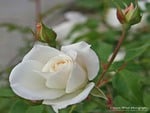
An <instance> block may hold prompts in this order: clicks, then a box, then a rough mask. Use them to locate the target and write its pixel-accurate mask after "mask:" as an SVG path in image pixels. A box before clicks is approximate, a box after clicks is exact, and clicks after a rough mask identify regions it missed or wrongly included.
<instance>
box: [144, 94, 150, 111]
mask: <svg viewBox="0 0 150 113" xmlns="http://www.w3.org/2000/svg"><path fill="white" fill-rule="evenodd" d="M143 101H144V105H145V106H146V107H148V108H150V93H148V92H145V93H144V95H143Z"/></svg>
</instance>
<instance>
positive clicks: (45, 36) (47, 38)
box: [36, 23, 56, 47]
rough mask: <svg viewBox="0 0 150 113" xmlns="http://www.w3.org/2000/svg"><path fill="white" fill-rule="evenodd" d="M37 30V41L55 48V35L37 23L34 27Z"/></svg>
mask: <svg viewBox="0 0 150 113" xmlns="http://www.w3.org/2000/svg"><path fill="white" fill-rule="evenodd" d="M36 29H37V40H39V41H41V42H44V43H47V44H49V45H50V46H53V47H55V46H56V33H55V32H54V31H53V30H52V29H50V28H48V27H47V26H45V25H44V24H43V23H38V24H37V25H36Z"/></svg>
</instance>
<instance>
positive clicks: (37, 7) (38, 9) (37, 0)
mask: <svg viewBox="0 0 150 113" xmlns="http://www.w3.org/2000/svg"><path fill="white" fill-rule="evenodd" d="M35 15H36V23H35V39H36V40H37V39H38V36H37V29H36V25H37V24H38V23H39V22H41V0H35Z"/></svg>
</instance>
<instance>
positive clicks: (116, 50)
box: [97, 29, 126, 87]
mask: <svg viewBox="0 0 150 113" xmlns="http://www.w3.org/2000/svg"><path fill="white" fill-rule="evenodd" d="M125 35H126V30H125V29H123V31H122V35H121V37H120V39H119V41H118V44H117V46H116V48H115V50H114V52H113V55H112V57H111V59H110V60H109V62H108V64H107V65H106V68H104V69H103V72H102V74H101V76H100V78H99V81H98V83H97V87H99V86H101V82H102V79H103V77H104V75H105V74H106V72H107V70H108V69H109V67H110V65H111V64H112V62H113V61H114V59H115V57H116V55H117V53H118V51H119V49H120V46H121V44H122V42H123V40H124V38H125Z"/></svg>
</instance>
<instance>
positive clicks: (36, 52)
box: [23, 44, 61, 64]
mask: <svg viewBox="0 0 150 113" xmlns="http://www.w3.org/2000/svg"><path fill="white" fill-rule="evenodd" d="M59 54H61V52H60V51H58V50H57V49H54V48H52V47H49V46H44V45H39V44H37V45H34V47H33V48H32V49H31V50H30V51H29V52H28V54H27V55H26V56H25V57H24V58H23V61H27V60H36V61H38V62H41V63H43V64H45V63H46V62H47V61H48V60H49V59H50V58H52V57H54V56H56V55H59Z"/></svg>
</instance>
